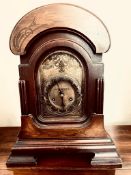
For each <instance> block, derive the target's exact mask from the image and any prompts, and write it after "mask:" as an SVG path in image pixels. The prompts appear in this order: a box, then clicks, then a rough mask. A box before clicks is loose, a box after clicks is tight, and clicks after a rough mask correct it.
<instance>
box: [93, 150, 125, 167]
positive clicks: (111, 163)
mask: <svg viewBox="0 0 131 175" xmlns="http://www.w3.org/2000/svg"><path fill="white" fill-rule="evenodd" d="M91 166H92V167H95V168H104V167H105V168H107V167H109V168H121V167H122V160H121V158H120V157H119V155H118V154H117V152H108V153H107V154H104V155H103V153H100V152H99V153H96V154H95V157H94V158H93V159H92V160H91Z"/></svg>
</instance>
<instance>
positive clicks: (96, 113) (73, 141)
mask: <svg viewBox="0 0 131 175" xmlns="http://www.w3.org/2000/svg"><path fill="white" fill-rule="evenodd" d="M62 9H63V11H62ZM70 10H71V11H74V14H75V15H76V17H78V16H79V14H80V16H79V17H78V19H79V20H82V19H81V14H83V15H84V16H85V14H87V15H89V16H93V17H94V18H96V17H95V16H94V15H93V14H91V13H90V12H88V11H86V10H84V9H81V8H79V7H77V6H73V5H69V4H52V5H49V6H46V7H44V6H43V7H40V8H38V9H35V10H34V12H33V11H32V12H30V13H29V14H27V15H25V17H23V18H22V19H21V21H20V22H19V23H18V24H17V25H16V27H15V28H14V31H13V33H12V36H11V40H10V45H11V50H12V52H13V53H15V54H19V55H20V65H19V75H20V80H19V90H20V100H21V113H22V116H21V129H20V132H19V135H18V140H17V142H16V144H15V145H14V147H13V148H12V151H11V155H10V157H9V159H8V161H7V166H20V165H36V164H37V163H38V162H39V159H42V156H43V157H44V156H46V154H47V153H49V154H54V153H57V154H63V153H64V154H67V153H73V154H75V155H76V154H78V155H79V154H83V153H84V154H85V155H87V166H89V167H92V166H93V167H102V168H103V167H112V168H114V167H121V159H120V157H119V155H118V153H117V151H116V147H115V145H114V143H113V141H112V139H111V138H110V136H109V135H108V134H107V133H106V131H105V129H104V117H103V92H104V79H103V73H104V65H103V63H102V53H103V52H105V51H107V50H108V49H109V45H110V43H105V45H104V46H103V47H102V44H103V43H102V44H101V42H102V41H103V39H101V41H99V42H98V39H100V38H101V37H100V36H99V37H98V36H96V38H95V37H94V38H95V39H94V38H93V37H92V38H91V37H89V36H94V35H92V34H90V29H89V26H92V24H91V25H87V26H86V27H88V28H87V31H86V30H85V31H86V32H85V33H87V34H88V33H89V36H88V35H85V33H83V32H82V31H83V28H84V26H82V25H85V23H82V25H80V26H78V25H79V21H78V22H77V23H78V25H77V24H76V23H75V22H73V20H74V16H68V15H67V13H65V11H70ZM78 11H79V13H78ZM83 11H84V12H83ZM55 12H56V13H55ZM33 13H34V14H35V20H34V18H33V15H34V14H33ZM44 13H45V16H47V18H46V19H45V16H43V14H44ZM52 13H53V15H54V14H55V15H54V16H53V15H52ZM37 15H38V17H40V16H41V18H40V19H38V18H37ZM59 15H61V16H62V17H63V20H65V19H66V18H67V19H68V20H69V21H66V20H65V21H64V22H63V20H62V21H61V19H59V18H61V17H58V16H59ZM50 18H51V19H52V20H50ZM32 19H33V22H32ZM24 20H25V22H24ZM39 20H40V21H39ZM97 20H98V21H99V23H100V26H103V24H102V23H101V21H100V20H99V19H97ZM38 21H39V22H41V24H42V25H41V28H38V27H36V28H35V27H34V26H37V22H38ZM28 23H29V25H28V26H29V27H26V25H27V24H28ZM56 23H57V26H55V24H56ZM66 23H67V24H66ZM88 23H89V22H87V24H88ZM23 24H24V25H25V28H24V27H23ZM58 24H59V25H58ZM68 26H69V27H68ZM70 26H72V27H70ZM73 26H74V27H73ZM75 26H76V27H77V28H78V29H79V30H76V29H77V28H75ZM100 28H101V27H100ZM88 30H89V31H88ZM96 30H97V29H96ZM98 31H99V25H98ZM98 31H96V34H97V35H99V34H98ZM101 32H103V35H104V33H106V32H107V31H106V28H105V26H104V28H102V29H101V31H100V35H102V34H101ZM93 34H94V33H93ZM105 36H106V37H107V38H106V37H105V40H104V41H106V40H109V35H108V32H107V35H106V34H105ZM98 43H99V44H98ZM107 46H108V47H107Z"/></svg>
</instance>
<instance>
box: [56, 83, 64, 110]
mask: <svg viewBox="0 0 131 175" xmlns="http://www.w3.org/2000/svg"><path fill="white" fill-rule="evenodd" d="M57 86H58V90H59V94H60V97H61V102H62V103H61V105H62V107H63V110H64V108H65V103H64V92H63V90H62V89H61V88H60V86H59V84H58V82H57Z"/></svg>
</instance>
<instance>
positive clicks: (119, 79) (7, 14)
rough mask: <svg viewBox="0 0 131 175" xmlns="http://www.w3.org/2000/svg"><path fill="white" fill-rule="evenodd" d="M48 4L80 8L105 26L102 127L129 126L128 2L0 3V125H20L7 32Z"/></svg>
mask: <svg viewBox="0 0 131 175" xmlns="http://www.w3.org/2000/svg"><path fill="white" fill-rule="evenodd" d="M52 2H66V3H75V4H77V5H80V6H82V7H84V8H86V9H88V10H90V11H92V12H93V13H94V14H96V15H97V16H98V17H99V18H101V19H102V21H103V22H104V23H105V25H106V26H107V28H108V30H109V33H110V35H111V41H112V44H111V49H110V50H109V52H107V53H105V54H104V55H103V60H104V64H105V100H104V114H105V124H106V125H110V124H131V56H130V51H131V44H130V42H131V1H130V0H115V1H114V0H106V1H105V0H92V1H91V0H81V1H80V0H19V1H18V0H11V1H9V0H4V1H2V3H1V6H0V21H1V25H0V126H19V125H20V102H19V91H18V85H17V84H18V79H19V76H18V64H19V56H15V55H13V54H12V53H11V51H10V50H9V37H10V34H11V31H12V29H13V27H14V25H15V24H16V23H17V21H18V20H19V19H20V18H21V17H22V16H23V15H25V14H26V13H27V12H29V11H30V10H32V9H34V8H36V7H39V6H42V5H44V4H48V3H52ZM85 22H86V21H85Z"/></svg>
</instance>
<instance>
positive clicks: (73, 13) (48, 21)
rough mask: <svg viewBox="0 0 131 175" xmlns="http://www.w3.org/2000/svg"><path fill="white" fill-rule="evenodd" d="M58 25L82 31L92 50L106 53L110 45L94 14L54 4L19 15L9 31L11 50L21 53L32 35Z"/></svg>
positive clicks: (73, 7)
mask: <svg viewBox="0 0 131 175" xmlns="http://www.w3.org/2000/svg"><path fill="white" fill-rule="evenodd" d="M85 19H86V20H85ZM58 27H59V28H61V27H63V28H70V29H73V30H76V31H78V32H80V33H83V35H85V36H87V37H88V38H89V40H90V41H92V44H93V45H94V47H95V52H96V53H103V52H106V51H107V50H108V49H109V47H110V36H109V33H108V31H107V28H106V27H105V25H103V23H102V21H101V20H100V19H99V18H98V17H96V16H95V15H94V14H92V13H91V12H89V11H88V10H86V9H83V8H81V7H78V6H76V5H71V4H63V3H60V4H59V3H56V4H50V5H46V6H41V7H39V8H36V9H34V10H32V11H30V12H29V13H28V14H26V15H25V16H23V17H22V18H21V20H20V21H19V22H18V23H17V24H16V26H15V27H14V30H13V31H12V35H11V38H10V48H11V51H12V52H13V53H14V54H18V55H23V54H25V52H26V47H27V45H28V43H29V42H30V41H31V40H32V39H33V38H34V37H35V36H37V35H38V34H39V33H41V32H43V31H46V30H48V29H50V28H58Z"/></svg>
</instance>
